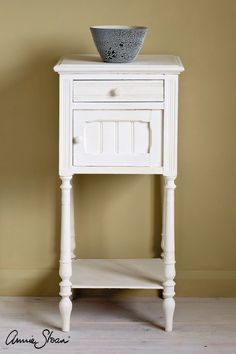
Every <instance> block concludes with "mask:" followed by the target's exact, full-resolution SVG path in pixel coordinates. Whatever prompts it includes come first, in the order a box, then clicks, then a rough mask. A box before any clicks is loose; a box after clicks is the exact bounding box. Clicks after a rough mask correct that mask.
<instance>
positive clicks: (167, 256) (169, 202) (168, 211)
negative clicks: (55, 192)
mask: <svg viewBox="0 0 236 354" xmlns="http://www.w3.org/2000/svg"><path fill="white" fill-rule="evenodd" d="M174 181H175V177H165V186H164V193H166V201H165V227H164V230H165V238H164V240H165V242H164V266H165V281H164V283H163V286H164V291H163V297H164V300H163V309H164V314H165V330H166V331H167V332H170V331H172V328H173V317H174V310H175V300H174V295H175V291H174V287H175V282H174V277H175V240H174V190H175V187H176V186H175V183H174Z"/></svg>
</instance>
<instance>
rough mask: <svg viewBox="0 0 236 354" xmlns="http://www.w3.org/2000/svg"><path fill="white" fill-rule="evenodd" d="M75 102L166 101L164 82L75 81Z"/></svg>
mask: <svg viewBox="0 0 236 354" xmlns="http://www.w3.org/2000/svg"><path fill="white" fill-rule="evenodd" d="M73 100H74V102H93V101H103V102H104V101H113V102H116V101H118V102H122V101H123V102H127V101H136V102H137V101H138V102H142V101H145V102H149V101H154V102H159V101H163V100H164V81H163V80H129V81H124V80H122V81H121V80H114V81H112V80H109V81H107V80H105V81H104V80H103V81H97V80H96V81H95V80H74V81H73Z"/></svg>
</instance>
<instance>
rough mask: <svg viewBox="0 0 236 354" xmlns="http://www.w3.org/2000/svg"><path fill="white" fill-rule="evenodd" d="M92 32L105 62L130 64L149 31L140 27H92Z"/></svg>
mask: <svg viewBox="0 0 236 354" xmlns="http://www.w3.org/2000/svg"><path fill="white" fill-rule="evenodd" d="M90 30H91V33H92V36H93V40H94V43H95V45H96V47H97V50H98V52H99V54H100V56H101V58H102V60H103V61H105V62H107V63H129V62H131V61H133V60H134V59H135V58H136V56H137V55H138V53H139V51H140V49H141V47H142V45H143V42H144V38H145V35H146V33H147V30H148V29H147V27H140V26H132V27H130V26H92V27H90Z"/></svg>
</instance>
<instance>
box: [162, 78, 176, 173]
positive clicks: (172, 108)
mask: <svg viewBox="0 0 236 354" xmlns="http://www.w3.org/2000/svg"><path fill="white" fill-rule="evenodd" d="M177 130H178V75H168V76H166V80H165V110H164V154H163V156H164V166H163V167H164V175H165V176H176V174H177V133H178V131H177Z"/></svg>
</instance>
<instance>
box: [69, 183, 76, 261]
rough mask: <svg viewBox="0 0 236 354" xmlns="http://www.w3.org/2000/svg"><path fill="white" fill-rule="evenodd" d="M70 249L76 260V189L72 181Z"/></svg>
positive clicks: (72, 256) (72, 257)
mask: <svg viewBox="0 0 236 354" xmlns="http://www.w3.org/2000/svg"><path fill="white" fill-rule="evenodd" d="M70 236H71V237H70V242H71V244H70V248H71V259H74V258H76V256H75V247H76V243H75V210H74V187H73V181H72V180H71V190H70Z"/></svg>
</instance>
